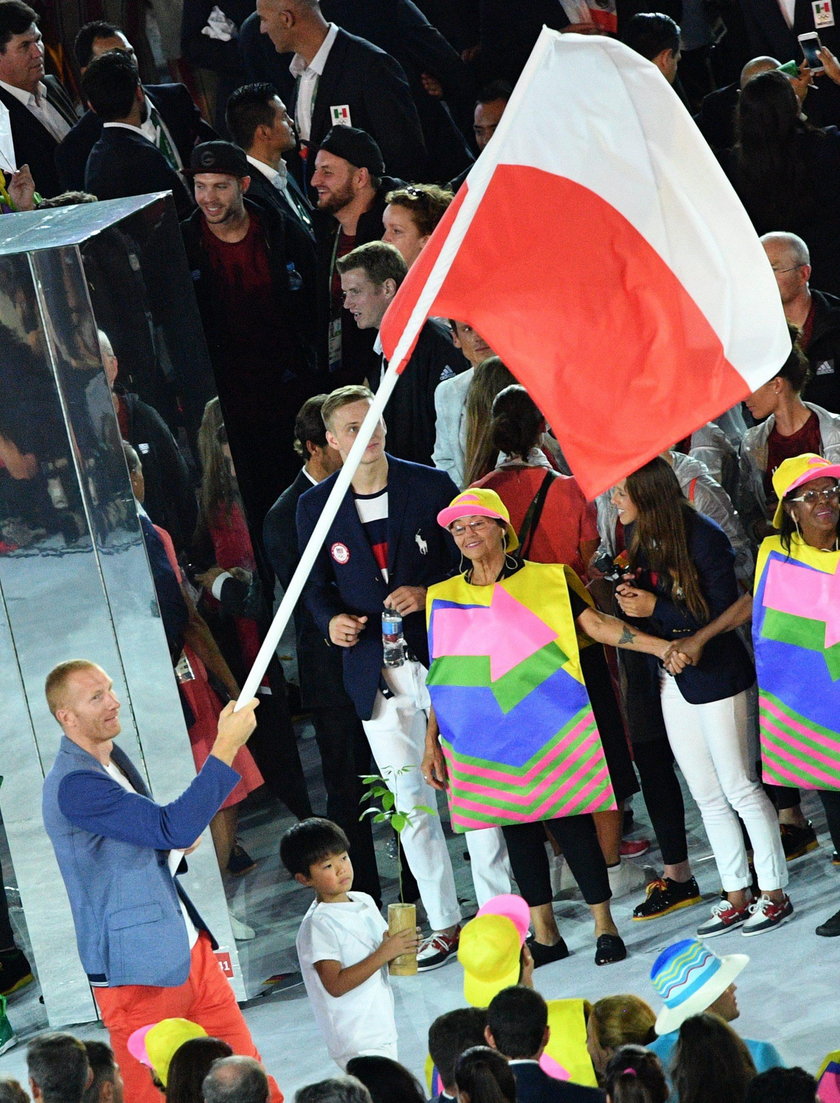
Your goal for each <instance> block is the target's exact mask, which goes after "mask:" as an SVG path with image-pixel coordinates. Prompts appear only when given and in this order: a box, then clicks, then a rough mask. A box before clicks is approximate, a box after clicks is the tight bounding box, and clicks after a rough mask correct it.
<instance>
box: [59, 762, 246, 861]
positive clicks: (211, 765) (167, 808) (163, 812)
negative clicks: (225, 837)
mask: <svg viewBox="0 0 840 1103" xmlns="http://www.w3.org/2000/svg"><path fill="white" fill-rule="evenodd" d="M238 780H239V775H238V774H237V773H236V771H235V770H232V769H231V768H230V766H226V765H225V763H224V762H222V761H221V759H218V758H214V757H213V755H210V757H209V758H208V759H207V761H206V762H205V763H204V765H203V766H202V768H201V770H200V772H199V773H198V775H197V776H196V777H195V778H194V779H193V781H192V782H190V784H189V785H188V786H187V788H186V789H185V790H184V792H183V793H182V794H181V795H180V796H179V797H176V799H175V800H173V801H172V802H171V803H170V804H164V805H161V804H155V802H154V801H153V800H151V799H150V798H149V797H144V796H141V794H140V793H131V792H129V791H128V790H126V789H124V788H123V787H122V785H120V784H119V783H118V782H116V781H114V779H113V778H111V777H109V776H108V775H107V774H101V773H99V772H98V771H96V770H76V771H74V772H73V773H71V774H67V775H66V776H65V777H64V778H62V780H61V782H60V784H59V787H58V807H59V811H60V812H61V814H62V815H63V816H65V817H66V818H67V819H68V820H69V821H70V822H71V823H72V824H73V825H74V826H75V827H78V828H81V829H82V830H83V831H88V832H90V833H91V834H92V835H104V836H106V837H107V838H111V839H119V840H120V841H121V842H126V843H132V844H133V845H135V846H148V847H152V848H153V849H154V850H183V849H185V848H186V847H188V846H192V844H193V843H194V842H195V840H196V839H197V838H198V836H199V835H200V834H201V832H202V831H203V830H204V828H205V827H206V826H207V825H208V824H209V822H210V820H211V819H212V818H213V816H214V815H215V814H216V812H217V811H218V810H219V807H220V806H221V804H222V801H223V800H224V799H225V797H226V796H227V795H228V793H230V791H231V790H232V789H233V787H234V785H236V783H237V781H238Z"/></svg>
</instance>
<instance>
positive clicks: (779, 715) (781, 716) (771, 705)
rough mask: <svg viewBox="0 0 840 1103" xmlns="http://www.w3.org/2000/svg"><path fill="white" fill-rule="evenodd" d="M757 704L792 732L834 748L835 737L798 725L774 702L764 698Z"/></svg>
mask: <svg viewBox="0 0 840 1103" xmlns="http://www.w3.org/2000/svg"><path fill="white" fill-rule="evenodd" d="M758 703H759V705H763V706H764V708H766V709H767V711H768V712H771V713H772V714H773V715H774V716H775V717H776V719H777V720H781V721H782V722H783V723H785V724H787V725H788V727H790V728H793V729H794V731H798V732H800V734H802V735H804V736H806V737H809V738H811V739H814V740H816V742H818V743H821V744H822V745H823V746H824V747H830V748H832V749H835V748H836V737H834V738H832V737H830V736H827V735H823V734H822V732H818V731H815V730H814V729H813V728H809V727H808V726H807V725H806V724H802V723H800V722H799V721H798V720H795V719H794V718H793V717H792V716H791V715H790V713H788V712H785V711H784V710H782V709H780V708H779V706H778V705H777V704H776V703H775V702H774V701H770V700H768V699H767V698H766V697H759V699H758Z"/></svg>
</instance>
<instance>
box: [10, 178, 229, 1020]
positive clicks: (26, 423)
mask: <svg viewBox="0 0 840 1103" xmlns="http://www.w3.org/2000/svg"><path fill="white" fill-rule="evenodd" d="M108 208H110V209H111V210H110V212H109V210H108ZM57 216H64V217H63V218H58V217H57ZM115 216H116V218H115ZM7 224H11V225H9V230H10V233H11V234H12V237H13V240H11V239H10V238H9V237H8V236H7V238H6V239H5V240H3V241H0V342H2V346H3V356H2V357H0V393H2V395H3V399H2V402H0V407H1V408H0V461H2V465H3V466H2V467H0V599H1V601H0V649H2V650H0V654H2V664H0V717H1V718H2V721H3V733H4V734H3V739H2V740H0V774H2V775H4V778H5V781H4V784H3V787H2V792H1V793H0V801H2V810H3V817H4V820H5V823H6V829H7V833H8V837H9V846H10V850H11V854H12V861H13V864H14V867H15V872H16V875H17V880H18V884H19V887H20V893H21V899H22V902H23V906H24V910H25V914H26V920H27V926H28V930H29V934H30V938H31V942H32V949H33V952H34V959H35V960H34V965H35V968H36V971H37V973H38V976H39V979H40V981H41V985H42V989H43V992H44V998H45V1004H46V1009H47V1014H48V1017H49V1021H50V1023H52V1024H54V1025H56V1024H59V1023H66V1022H80V1021H84V1020H86V1019H90V1018H93V1017H95V1011H94V1005H93V1002H92V1000H91V998H90V993H89V989H88V986H87V982H86V979H85V977H84V975H83V973H82V971H81V966H80V964H79V961H78V957H77V955H76V951H75V937H74V933H73V925H72V919H71V916H70V911H69V905H68V903H67V899H66V895H65V893H64V888H63V884H62V882H61V878H60V874H59V873H58V869H57V866H56V864H55V860H54V857H53V854H52V848H51V846H50V843H49V840H48V838H47V836H46V834H45V832H44V830H43V826H42V822H41V815H40V789H41V783H42V780H43V776H44V774H45V773H46V772H47V771H48V770H49V768H50V766H51V764H52V760H53V758H54V755H55V751H56V748H57V745H58V740H59V735H60V731H59V728H58V726H57V724H56V722H55V720H54V718H53V717H52V716H51V715H50V714H49V712H48V710H47V707H46V702H45V701H44V697H43V683H44V678H45V676H46V674H47V672H48V671H49V670H50V669H51V668H52V667H53V666H54V665H55V664H56V663H57V662H60V661H62V660H64V659H67V658H72V657H80V656H81V657H85V658H89V659H91V660H93V661H95V662H97V663H99V664H100V665H101V666H103V667H104V668H105V669H106V670H107V671H108V673H109V674H110V675H111V677H112V678H113V679H114V683H115V687H116V690H117V692H118V694H119V696H120V698H121V700H122V702H123V710H122V713H121V719H122V726H123V732H122V735H121V736H120V741H121V744H122V745H123V746H124V748H125V749H126V751H127V752H128V753H129V755H130V756H131V757H132V759H133V760H134V762H135V764H136V765H137V766H138V767H139V768H140V769H141V770H142V771H144V772H145V774H146V776H147V778H148V780H149V783H150V785H151V787H152V789H153V792H154V793H155V795H156V797H157V799H158V800H160V801H163V802H165V801H166V800H169V799H172V798H173V797H175V796H177V795H178V794H179V793H180V792H181V791H182V790H183V789H184V788H185V787H186V785H187V784H188V783H189V781H190V780H191V778H192V777H193V776H194V775H195V767H194V764H193V759H192V754H191V750H190V744H189V738H188V735H187V732H186V728H185V724H184V719H183V713H182V710H181V705H180V701H179V696H178V690H177V687H176V683H175V680H174V676H173V672H172V664H171V661H170V656H169V651H168V647H167V643H166V638H165V635H164V632H163V627H162V624H161V620H160V611H159V608H158V605H157V601H156V598H155V591H154V586H153V583H152V579H151V574H150V570H149V563H148V558H147V556H146V550H145V546H144V543H143V538H142V534H141V530H140V527H139V525H138V520H137V512H136V504H135V500H134V497H133V494H132V490H131V485H130V482H129V478H128V472H127V469H126V463H125V459H124V457H123V451H122V444H121V437H120V430H119V425H118V422H117V418H116V415H115V411H114V405H113V403H112V399H111V391H110V387H109V383H108V380H107V379H106V375H105V372H104V370H103V363H102V360H101V358H100V353H99V345H98V341H97V326H99V327H100V328H105V327H104V325H103V322H104V321H105V320H106V319H107V324H108V326H109V328H110V329H111V331H112V332H113V333H114V334H115V338H114V340H115V343H116V342H118V341H122V343H123V345H124V346H125V347H127V348H129V347H130V348H131V349H132V350H134V353H135V360H134V362H133V367H132V370H133V372H134V373H135V374H136V375H137V376H138V377H141V376H142V377H143V378H144V380H145V381H146V383H147V384H148V386H149V393H150V397H153V392H154V388H155V387H157V388H158V389H159V395H162V396H163V397H164V399H165V398H166V397H167V395H169V394H172V395H173V396H174V401H175V406H176V408H178V409H182V410H184V411H185V412H186V418H185V422H186V424H185V426H184V427H183V428H182V436H184V437H186V438H188V437H189V436H190V435H192V433H193V432H194V427H195V426H197V423H198V422H197V418H196V417H195V416H194V415H195V413H196V411H198V416H199V417H200V409H202V408H203V404H204V401H206V398H207V397H208V396H209V395H210V394H212V385H211V382H210V380H211V375H210V370H209V366H208V364H207V360H206V354H205V355H202V354H203V340H202V339H201V337H200V328H199V323H198V318H197V313H196V310H195V306H194V301H193V300H192V293H191V288H190V286H189V276H188V273H187V272H186V265H185V262H184V259H183V253H182V252H181V251H180V241H179V238H178V231H177V222H176V220H175V216H174V211H173V209H172V206H171V200H164V199H162V198H157V199H149V198H148V197H147V198H143V199H134V200H121V201H114V202H112V203H99V204H91V205H84V206H79V207H75V208H67V209H61V210H57V211H49V212H44V213H43V214H42V215H38V214H37V213H35V214H32V215H25V216H24V215H20V216H19V215H15V216H14V217H13V218H4V219H2V220H0V235H3V233H4V231H6V229H7ZM33 246H34V248H33ZM18 249H21V250H23V251H22V252H16V250H18ZM185 293H188V296H187V297H186V298H185V297H184V295H185ZM188 350H189V354H188ZM129 361H130V366H131V357H130V356H129ZM144 372H145V375H144V374H143V373H144ZM187 391H189V392H190V396H191V397H190V398H189V400H188V401H186V402H184V401H182V400H181V398H182V396H183V395H185V394H186V392H187ZM150 404H151V403H150ZM161 416H164V417H165V413H164V411H161ZM184 883H185V886H186V888H187V890H188V891H189V892H190V894H191V896H192V897H193V899H194V900H195V901H196V903H197V905H198V907H199V909H200V910H201V912H202V914H203V915H204V916H205V918H206V919H207V920H208V922H209V924H210V926H211V928H212V929H213V930H214V932H215V933H216V935H217V937H218V938H219V941H220V943H222V944H223V946H224V949H225V950H226V951H227V952H228V953H229V954H230V958H231V962H232V965H233V967H234V969H235V977H234V986H235V988H236V990H237V995H238V997H239V998H244V991H243V989H242V985H241V981H240V980H239V970H238V967H237V965H238V963H237V959H236V950H235V944H234V943H233V940H232V938H231V935H230V926H229V920H228V915H227V907H226V901H225V896H224V890H223V887H222V883H221V878H220V875H219V872H218V868H217V865H216V860H215V854H214V851H213V847H212V845H211V843H210V841H209V836H208V839H207V840H206V842H205V844H204V845H203V846H202V847H200V848H199V850H198V851H196V852H195V853H194V854H193V855H191V857H190V872H189V874H188V875H187V877H186V878H185V882H184Z"/></svg>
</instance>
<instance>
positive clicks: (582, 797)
mask: <svg viewBox="0 0 840 1103" xmlns="http://www.w3.org/2000/svg"><path fill="white" fill-rule="evenodd" d="M604 781H606V782H607V783H609V772H608V771H607V767H606V764H605V765H604V766H603V768H602V769H601V770H599V772H598V773H597V774H596V775H595V776H594V777H593V778H592V779H591V780H590V781H589V782H588V783H587V784H586V785H584V786H583V787H582V788H580V789H578V790H577V791H576V792H574V794H571V792H570V791H571V790H572V789H573V787H574V782H573V781H572V780H571V779H570V780H569V781H568V782H567V783H566V784H565V785H563V786H561V787H560V788H559V789H558V790H557V795H558V797H565V796H566V794H567V793H569V794H570V795H569V797H568V803H569V804H578V803H582V804H584V805H586V804H587V800H588V799H591V800H594V799H595V798H594V796H592V794H593V791H594V790H595V789H596V788H598V787H599V785H603V784H604ZM610 791H612V790H610ZM572 797H574V799H572ZM548 804H549V801H548V800H546V801H545V802H544V803H543V806H542V808H545V807H546V806H547V805H548ZM613 807H614V805H613ZM542 808H540V809H538V810H537V811H538V812H540V813H542ZM544 818H545V816H544V815H542V814H541V815H540V819H544Z"/></svg>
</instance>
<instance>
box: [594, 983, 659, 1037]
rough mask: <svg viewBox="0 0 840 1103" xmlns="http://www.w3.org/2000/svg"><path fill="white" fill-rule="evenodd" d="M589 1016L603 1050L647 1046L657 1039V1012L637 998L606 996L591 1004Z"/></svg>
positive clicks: (630, 996) (628, 995)
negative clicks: (593, 1022)
mask: <svg viewBox="0 0 840 1103" xmlns="http://www.w3.org/2000/svg"><path fill="white" fill-rule="evenodd" d="M591 1014H592V1016H593V1017H594V1019H595V1026H596V1031H595V1033H596V1034H597V1036H598V1041H599V1042H600V1043H601V1045H602V1046H603V1047H604V1049H619V1048H620V1047H621V1046H626V1045H636V1046H647V1045H650V1043H651V1042H652V1041H653V1039H654V1038H655V1037H656V1030H655V1028H654V1024H655V1023H656V1013H655V1012H654V1010H653V1008H651V1007H650V1006H649V1004H646V1003H645V1001H644V1000H642V999H640V998H639V997H638V996H633V995H630V994H626V995H620V996H605V997H604V998H603V999H601V1000H597V1001H596V1002H595V1003H594V1004H593V1005H592V1012H591Z"/></svg>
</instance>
